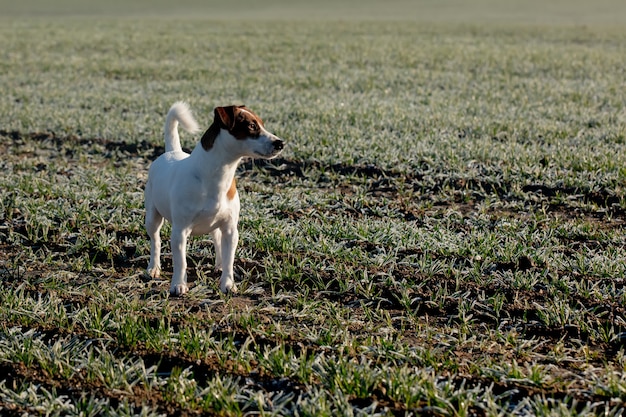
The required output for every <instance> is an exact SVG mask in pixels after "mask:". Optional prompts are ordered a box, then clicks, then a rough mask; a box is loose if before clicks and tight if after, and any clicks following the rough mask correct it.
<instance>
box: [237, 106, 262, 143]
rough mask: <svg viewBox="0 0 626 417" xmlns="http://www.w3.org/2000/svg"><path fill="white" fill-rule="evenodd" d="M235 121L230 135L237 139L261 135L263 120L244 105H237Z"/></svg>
mask: <svg viewBox="0 0 626 417" xmlns="http://www.w3.org/2000/svg"><path fill="white" fill-rule="evenodd" d="M234 116H235V122H234V124H233V127H232V129H229V132H230V134H231V135H233V136H234V137H235V138H237V139H248V138H258V137H259V136H260V135H261V127H262V126H263V120H261V118H260V117H259V116H257V115H256V114H254V113H252V111H251V110H250V109H248V108H246V107H245V106H237V108H236V109H235V115H234Z"/></svg>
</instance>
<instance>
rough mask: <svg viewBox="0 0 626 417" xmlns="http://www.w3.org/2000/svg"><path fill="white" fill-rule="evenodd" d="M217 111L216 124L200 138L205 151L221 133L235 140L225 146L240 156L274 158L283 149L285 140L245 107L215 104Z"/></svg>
mask: <svg viewBox="0 0 626 417" xmlns="http://www.w3.org/2000/svg"><path fill="white" fill-rule="evenodd" d="M214 113H215V118H214V120H213V124H212V125H211V126H210V127H209V128H208V129H207V131H206V132H205V133H204V135H203V136H202V139H201V140H200V142H201V143H202V147H203V148H204V150H206V151H208V150H210V149H211V148H213V145H214V144H215V141H216V140H217V138H218V137H219V136H220V134H222V133H225V134H224V135H222V136H224V138H223V140H227V141H231V142H232V143H227V144H224V145H225V146H227V147H228V148H229V149H232V150H233V151H236V152H237V153H238V154H240V155H239V156H248V157H252V158H264V159H271V158H274V157H275V156H277V155H278V154H279V153H280V152H281V151H282V150H283V147H284V142H283V140H282V139H280V138H278V137H277V136H276V135H273V134H272V133H270V132H268V131H267V130H265V127H264V125H263V120H261V118H260V117H259V116H257V115H256V114H254V113H253V112H252V111H251V110H250V109H248V108H247V107H246V106H227V107H216V108H215V111H214ZM220 140H222V139H220Z"/></svg>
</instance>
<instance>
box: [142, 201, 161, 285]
mask: <svg viewBox="0 0 626 417" xmlns="http://www.w3.org/2000/svg"><path fill="white" fill-rule="evenodd" d="M161 226H163V216H161V214H160V213H159V212H158V211H157V210H156V209H155V208H152V209H149V210H146V231H147V232H148V236H149V237H150V263H149V264H148V270H147V271H146V273H147V274H148V275H149V276H150V277H151V278H158V277H159V276H160V275H161Z"/></svg>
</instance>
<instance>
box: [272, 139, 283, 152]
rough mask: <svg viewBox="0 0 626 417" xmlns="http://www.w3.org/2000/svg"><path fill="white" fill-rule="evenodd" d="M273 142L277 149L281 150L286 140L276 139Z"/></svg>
mask: <svg viewBox="0 0 626 417" xmlns="http://www.w3.org/2000/svg"><path fill="white" fill-rule="evenodd" d="M272 144H273V145H274V149H275V150H277V151H281V150H282V149H283V148H284V147H285V142H284V141H283V140H282V139H276V140H275V141H274V142H273V143H272Z"/></svg>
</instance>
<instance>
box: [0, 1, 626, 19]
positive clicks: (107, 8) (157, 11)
mask: <svg viewBox="0 0 626 417" xmlns="http://www.w3.org/2000/svg"><path fill="white" fill-rule="evenodd" d="M55 15H56V16H77V17H81V16H82V17H85V16H103V15H108V16H119V17H124V16H128V17H132V16H155V17H159V16H163V17H166V16H172V17H198V18H212V19H248V18H250V19H253V18H254V19H264V20H283V19H306V20H311V19H335V20H355V19H356V20H363V19H388V20H413V21H433V22H438V21H444V22H445V21H449V22H468V21H470V22H484V23H499V24H512V23H526V24H548V23H549V24H555V23H557V24H608V25H612V24H613V25H617V24H621V23H623V22H624V21H626V1H624V0H594V1H585V0H526V1H519V0H469V1H467V0H362V1H355V0H316V1H307V0H264V1H255V0H239V1H236V2H226V1H216V0H210V1H203V0H177V1H171V0H109V1H106V2H105V1H89V0H87V1H85V0H55V1H48V0H20V1H14V0H0V16H1V17H0V19H1V18H15V17H19V16H55Z"/></svg>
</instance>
